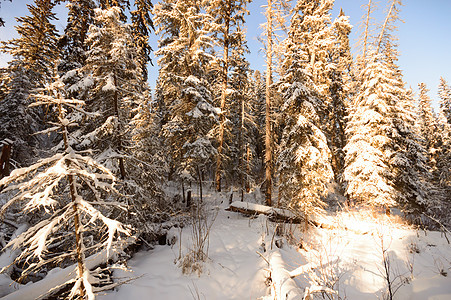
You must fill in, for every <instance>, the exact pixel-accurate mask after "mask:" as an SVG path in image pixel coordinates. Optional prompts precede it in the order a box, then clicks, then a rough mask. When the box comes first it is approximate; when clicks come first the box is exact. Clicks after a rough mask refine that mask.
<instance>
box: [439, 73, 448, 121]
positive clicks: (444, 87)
mask: <svg viewBox="0 0 451 300" xmlns="http://www.w3.org/2000/svg"><path fill="white" fill-rule="evenodd" d="M438 95H439V103H440V114H441V115H442V116H443V117H444V120H446V122H447V123H448V124H451V87H450V86H449V85H448V83H447V82H446V80H445V79H444V78H443V77H440V84H439V86H438Z"/></svg>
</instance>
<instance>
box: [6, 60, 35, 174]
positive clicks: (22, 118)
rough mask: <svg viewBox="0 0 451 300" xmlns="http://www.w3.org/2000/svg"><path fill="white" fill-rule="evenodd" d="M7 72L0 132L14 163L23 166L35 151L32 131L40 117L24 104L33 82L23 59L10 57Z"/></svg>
mask: <svg viewBox="0 0 451 300" xmlns="http://www.w3.org/2000/svg"><path fill="white" fill-rule="evenodd" d="M7 72H8V74H9V75H8V77H9V80H8V82H7V83H6V95H5V96H4V99H2V100H1V101H0V136H1V139H2V140H9V144H10V146H11V148H12V156H11V159H12V160H13V161H14V162H15V165H16V167H17V166H25V165H27V164H28V163H31V162H32V157H33V155H30V154H32V153H34V154H36V151H35V147H36V146H37V145H38V144H39V143H38V142H39V140H38V138H39V137H37V136H34V135H33V133H34V132H36V131H38V130H39V129H40V128H41V126H40V124H39V123H40V121H39V120H40V118H39V115H38V111H37V110H36V109H35V108H30V107H28V105H29V104H30V99H29V96H30V93H31V91H32V89H33V84H32V82H31V80H30V78H29V76H28V72H27V70H26V69H25V67H24V66H23V62H22V61H20V60H16V59H14V60H12V61H11V62H10V63H9V66H8V68H7Z"/></svg>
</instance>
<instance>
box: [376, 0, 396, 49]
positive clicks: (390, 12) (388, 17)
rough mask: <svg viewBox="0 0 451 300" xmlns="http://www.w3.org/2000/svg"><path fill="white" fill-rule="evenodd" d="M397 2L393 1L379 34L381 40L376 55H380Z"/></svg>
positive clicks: (378, 42)
mask: <svg viewBox="0 0 451 300" xmlns="http://www.w3.org/2000/svg"><path fill="white" fill-rule="evenodd" d="M396 1H397V0H392V3H391V5H390V9H389V10H388V13H387V16H386V17H385V21H384V25H382V29H381V33H380V34H379V38H378V41H377V50H376V53H379V51H380V49H381V45H382V39H383V37H384V33H385V30H386V29H387V25H388V21H389V20H390V17H391V15H392V13H393V9H394V8H395V4H396Z"/></svg>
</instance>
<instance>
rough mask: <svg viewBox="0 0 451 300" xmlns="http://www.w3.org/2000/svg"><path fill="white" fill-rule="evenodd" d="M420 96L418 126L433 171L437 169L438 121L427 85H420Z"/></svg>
mask: <svg viewBox="0 0 451 300" xmlns="http://www.w3.org/2000/svg"><path fill="white" fill-rule="evenodd" d="M418 88H419V91H420V94H419V96H418V119H417V126H418V128H419V131H420V134H421V137H422V138H423V140H424V143H423V146H424V147H425V148H426V149H427V151H428V153H429V156H430V164H431V165H430V166H431V169H435V161H436V155H435V153H436V150H437V145H438V143H439V136H438V132H437V129H438V127H437V120H436V118H435V115H434V111H433V108H432V100H431V98H430V97H429V96H428V94H427V93H428V92H429V90H428V89H427V87H426V84H424V83H420V84H418Z"/></svg>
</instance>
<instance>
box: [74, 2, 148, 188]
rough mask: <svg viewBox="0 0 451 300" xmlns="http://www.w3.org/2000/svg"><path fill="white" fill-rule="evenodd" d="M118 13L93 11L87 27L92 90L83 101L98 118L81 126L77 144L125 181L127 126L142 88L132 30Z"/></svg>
mask: <svg viewBox="0 0 451 300" xmlns="http://www.w3.org/2000/svg"><path fill="white" fill-rule="evenodd" d="M120 14H121V10H120V8H118V7H116V6H114V7H112V8H109V9H106V10H102V9H96V10H95V21H94V24H93V25H91V26H90V28H89V32H88V37H87V40H86V43H87V44H88V47H89V51H88V53H87V60H86V65H85V67H84V73H85V74H86V76H87V79H86V81H91V84H92V86H93V88H92V89H91V90H90V93H89V95H88V98H87V109H88V110H89V111H91V112H95V113H97V114H99V116H98V117H97V118H93V119H92V120H91V121H88V122H86V123H85V125H86V126H85V129H84V134H85V135H84V136H83V137H82V142H81V144H80V145H81V146H82V147H94V148H96V150H98V151H100V153H99V155H98V157H97V158H98V159H99V160H100V161H102V162H106V161H108V163H106V165H107V166H108V167H109V168H111V169H112V170H114V171H117V172H118V173H119V175H120V177H121V179H125V177H126V174H127V172H126V166H125V159H124V156H125V154H126V148H127V147H126V146H127V144H128V143H129V141H130V126H129V123H130V120H131V118H132V111H133V109H134V108H135V107H136V106H137V98H139V97H142V93H143V92H144V91H145V86H144V82H143V80H142V77H141V75H142V71H141V68H140V64H139V61H138V60H137V58H138V55H137V52H136V49H135V48H134V42H133V36H132V28H131V26H130V25H127V24H124V23H123V22H122V21H121V20H120Z"/></svg>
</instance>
